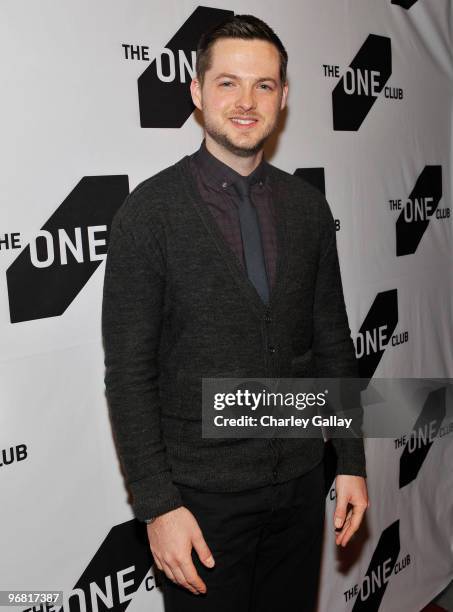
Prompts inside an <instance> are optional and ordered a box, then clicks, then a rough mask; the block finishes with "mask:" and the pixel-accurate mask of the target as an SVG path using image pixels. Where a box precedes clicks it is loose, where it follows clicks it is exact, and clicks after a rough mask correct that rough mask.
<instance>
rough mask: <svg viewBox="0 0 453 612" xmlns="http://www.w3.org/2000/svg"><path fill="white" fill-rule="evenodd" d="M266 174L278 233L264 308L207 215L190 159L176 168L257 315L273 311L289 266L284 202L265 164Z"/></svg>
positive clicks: (213, 221) (236, 260)
mask: <svg viewBox="0 0 453 612" xmlns="http://www.w3.org/2000/svg"><path fill="white" fill-rule="evenodd" d="M264 163H265V164H266V165H267V168H266V170H267V172H268V173H269V181H270V185H271V189H272V198H273V202H274V208H275V211H276V222H277V223H276V233H277V268H276V274H275V283H274V286H273V287H272V288H271V291H270V295H269V303H268V305H266V304H265V303H264V302H263V301H262V300H261V298H260V296H259V294H258V292H257V290H256V288H255V286H254V285H253V283H252V282H251V281H250V280H249V278H248V277H247V274H246V272H245V270H244V268H243V267H241V265H240V263H239V261H238V259H237V257H236V256H235V254H234V253H233V252H232V250H231V248H230V246H229V245H228V244H227V243H226V241H225V239H224V237H223V235H222V233H221V231H220V229H219V227H218V225H217V223H216V221H215V219H214V217H213V216H212V214H211V213H210V211H209V209H208V208H207V207H206V206H205V204H204V203H203V202H202V199H201V195H200V193H199V190H198V188H197V185H196V182H195V179H194V176H193V174H192V171H191V168H190V160H189V156H188V155H186V156H184V157H183V158H182V159H180V160H179V161H178V162H177V163H176V164H175V166H176V168H177V169H178V170H179V171H180V172H181V176H182V178H183V181H184V184H185V186H186V192H185V193H186V196H187V198H188V200H189V202H190V204H191V205H192V206H193V207H194V208H195V210H196V211H197V213H198V215H199V216H200V219H201V220H202V222H203V224H204V226H205V228H206V230H207V231H208V233H209V235H210V237H211V239H212V241H213V242H214V244H215V246H216V247H217V250H218V252H219V254H220V256H221V257H223V259H224V260H225V262H226V264H227V266H228V268H229V270H230V273H231V275H232V277H233V279H234V281H235V282H236V283H237V285H238V286H239V288H240V289H241V290H242V292H243V294H244V297H245V298H246V299H247V300H248V302H249V303H250V304H251V305H253V307H254V308H255V310H257V312H258V313H259V314H261V313H262V312H263V310H267V309H268V308H272V307H273V305H274V302H275V301H276V300H277V299H278V297H279V295H280V293H281V289H282V286H283V284H284V280H285V278H284V277H285V270H286V267H287V264H288V250H287V249H288V242H287V232H286V218H285V202H284V193H283V191H282V190H281V188H280V185H279V183H278V181H276V180H275V176H274V172H273V168H272V166H271V165H270V164H268V163H267V162H266V161H264Z"/></svg>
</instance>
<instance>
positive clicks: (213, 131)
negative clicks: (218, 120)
mask: <svg viewBox="0 0 453 612" xmlns="http://www.w3.org/2000/svg"><path fill="white" fill-rule="evenodd" d="M228 121H229V119H228ZM276 124H277V119H275V121H274V123H273V124H272V125H270V126H269V128H268V130H267V131H266V133H265V134H264V135H263V136H261V138H260V139H259V140H257V141H256V143H255V144H251V145H237V144H235V143H234V142H233V141H232V140H231V138H230V137H229V136H228V134H227V133H226V132H224V131H221V130H220V129H219V128H217V127H216V126H215V125H214V124H213V123H211V122H210V120H209V119H208V118H207V117H204V128H205V130H206V132H207V133H208V134H209V136H210V137H211V138H212V139H213V140H214V141H215V142H216V143H217V144H218V145H220V146H221V147H223V148H224V149H226V150H227V151H229V152H230V153H233V155H237V156H238V157H252V156H253V155H256V153H258V151H261V149H262V148H263V146H264V143H265V142H266V140H267V139H268V138H269V136H270V135H271V134H272V132H273V131H274V128H275V126H276Z"/></svg>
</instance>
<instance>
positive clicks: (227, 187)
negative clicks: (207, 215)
mask: <svg viewBox="0 0 453 612" xmlns="http://www.w3.org/2000/svg"><path fill="white" fill-rule="evenodd" d="M190 167H191V170H192V172H193V174H194V177H195V180H196V183H197V186H198V190H199V192H200V195H201V197H202V200H203V201H204V202H205V203H206V204H207V206H208V208H209V210H210V212H211V214H212V216H213V217H214V219H215V220H216V222H217V223H218V225H219V228H220V230H221V233H222V235H223V238H224V240H225V242H226V243H227V244H228V246H229V247H230V248H231V249H232V251H233V252H234V253H235V254H236V256H237V258H238V260H239V261H240V263H241V264H242V266H243V268H244V271H245V270H246V265H245V259H244V252H243V248H242V237H241V227H240V223H239V213H238V208H237V207H238V204H239V197H238V195H237V192H236V190H235V188H234V185H233V183H234V181H235V180H237V178H238V177H240V176H241V175H240V174H239V173H238V172H236V171H235V170H233V168H231V167H230V166H228V165H227V164H224V163H223V162H221V161H220V160H219V159H217V157H215V156H214V155H212V154H211V153H210V152H209V151H208V149H207V148H206V143H205V140H203V142H202V143H201V146H200V148H199V149H198V151H196V152H195V153H193V154H192V155H191V156H190ZM248 178H249V181H250V183H251V187H250V199H251V201H252V203H253V204H254V206H255V208H256V211H257V215H258V221H259V225H260V231H261V242H262V245H263V251H264V260H265V265H266V271H267V277H268V282H269V289H271V288H272V287H273V284H274V281H275V271H276V262H277V237H276V231H275V226H276V218H275V212H274V207H273V203H272V193H271V188H270V185H269V177H268V172H267V168H266V162H265V160H264V157H263V159H262V160H261V162H260V164H259V165H258V166H257V167H256V168H255V170H254V171H253V172H252V173H251V174H250V175H249V177H248Z"/></svg>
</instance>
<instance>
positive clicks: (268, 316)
mask: <svg viewBox="0 0 453 612" xmlns="http://www.w3.org/2000/svg"><path fill="white" fill-rule="evenodd" d="M264 320H265V321H266V323H270V322H271V321H272V317H271V316H270V315H268V314H267V313H266V314H265V315H264Z"/></svg>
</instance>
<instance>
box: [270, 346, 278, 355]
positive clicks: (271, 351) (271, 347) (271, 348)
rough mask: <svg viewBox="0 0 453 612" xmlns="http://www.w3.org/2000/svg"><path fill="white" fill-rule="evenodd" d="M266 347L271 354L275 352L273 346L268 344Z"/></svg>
mask: <svg viewBox="0 0 453 612" xmlns="http://www.w3.org/2000/svg"><path fill="white" fill-rule="evenodd" d="M268 348H269V353H272V354H273V353H275V351H276V348H275V346H272V345H269V347H268Z"/></svg>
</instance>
